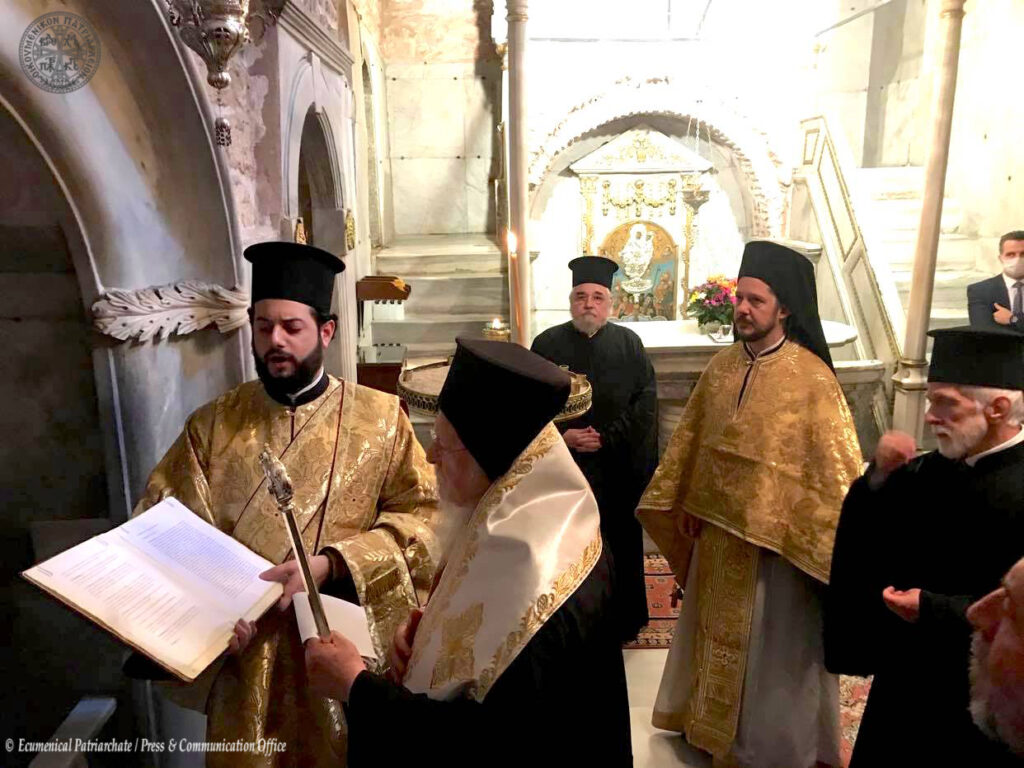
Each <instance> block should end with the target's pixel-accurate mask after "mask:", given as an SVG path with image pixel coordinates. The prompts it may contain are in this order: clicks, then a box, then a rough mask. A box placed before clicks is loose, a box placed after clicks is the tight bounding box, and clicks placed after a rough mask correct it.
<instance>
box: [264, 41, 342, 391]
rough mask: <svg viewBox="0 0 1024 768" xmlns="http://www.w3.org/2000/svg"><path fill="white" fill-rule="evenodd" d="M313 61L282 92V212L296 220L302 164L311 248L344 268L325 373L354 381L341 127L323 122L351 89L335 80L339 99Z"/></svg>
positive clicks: (301, 67)
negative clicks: (284, 97) (325, 252)
mask: <svg viewBox="0 0 1024 768" xmlns="http://www.w3.org/2000/svg"><path fill="white" fill-rule="evenodd" d="M313 61H314V59H313V55H312V54H307V56H306V57H305V58H303V59H302V61H301V62H299V63H298V65H297V66H296V68H295V70H294V72H293V74H292V80H291V87H290V88H289V90H288V94H289V96H288V108H287V110H286V111H285V120H286V122H285V133H284V135H283V137H282V147H283V152H282V162H283V163H284V167H283V169H282V171H283V173H282V176H283V178H284V179H285V188H284V190H283V200H282V203H283V205H282V208H283V215H284V217H285V219H286V221H288V222H294V221H295V219H296V218H297V217H299V216H300V215H301V209H300V205H299V180H300V162H304V163H305V166H306V170H307V177H308V178H309V181H310V195H311V202H312V205H313V207H314V211H313V231H312V235H313V242H314V244H316V245H318V246H319V247H322V248H324V249H325V250H328V251H330V252H331V253H334V254H335V255H337V256H338V257H339V258H341V259H343V260H345V262H346V269H345V271H344V272H342V273H341V275H340V276H339V278H338V282H337V284H336V286H335V306H334V311H335V312H336V313H337V314H338V331H337V334H336V336H335V342H334V344H333V345H332V346H331V347H330V348H329V349H328V351H327V355H326V359H325V362H326V365H327V368H328V370H329V371H330V372H331V373H334V374H336V375H339V376H341V377H342V378H345V379H348V380H349V381H355V380H356V344H357V332H356V327H357V321H356V309H355V281H356V279H357V275H356V274H355V273H356V267H357V265H356V264H355V263H354V262H352V261H349V260H348V259H347V256H348V247H347V244H346V238H345V207H346V205H349V204H350V203H349V199H350V195H349V194H347V191H348V190H347V187H346V186H345V185H346V181H347V180H346V178H345V172H344V169H343V168H342V164H341V160H340V158H341V153H340V152H339V147H340V146H342V143H343V141H344V140H345V136H344V134H343V132H342V130H343V128H347V126H337V125H334V124H333V123H332V121H331V119H330V117H329V114H347V113H348V110H346V109H345V108H344V106H343V103H344V100H345V98H351V89H350V88H349V86H348V82H347V81H345V80H344V77H343V76H341V77H340V79H341V80H342V81H343V82H344V91H345V94H344V95H342V94H341V93H339V91H341V90H342V89H341V88H337V87H336V86H335V84H332V82H331V81H330V80H328V78H327V77H326V76H325V71H324V70H325V68H324V66H323V65H319V66H314V64H313ZM309 171H312V172H311V173H309ZM351 197H354V196H351Z"/></svg>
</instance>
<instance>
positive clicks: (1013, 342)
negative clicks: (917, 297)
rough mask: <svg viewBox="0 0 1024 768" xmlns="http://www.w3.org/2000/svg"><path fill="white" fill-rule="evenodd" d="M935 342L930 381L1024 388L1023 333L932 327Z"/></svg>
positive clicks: (994, 329)
mask: <svg viewBox="0 0 1024 768" xmlns="http://www.w3.org/2000/svg"><path fill="white" fill-rule="evenodd" d="M928 335H929V336H931V337H932V338H933V339H934V340H935V343H934V344H933V346H932V361H931V365H930V366H929V367H928V381H929V382H935V383H943V384H963V385H965V386H971V387H991V388H993V389H1024V337H1022V336H1021V335H1020V334H1018V333H1015V332H1014V331H1011V330H1005V331H1004V330H1001V329H999V328H991V329H989V328H975V327H972V326H969V325H963V326H959V327H957V328H942V329H937V330H934V331H929V332H928Z"/></svg>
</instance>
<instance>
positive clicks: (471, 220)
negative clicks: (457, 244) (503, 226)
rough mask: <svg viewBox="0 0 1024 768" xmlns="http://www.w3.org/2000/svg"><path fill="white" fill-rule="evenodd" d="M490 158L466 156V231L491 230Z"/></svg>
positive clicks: (492, 195)
mask: <svg viewBox="0 0 1024 768" xmlns="http://www.w3.org/2000/svg"><path fill="white" fill-rule="evenodd" d="M492 165H493V162H492V161H491V159H490V158H476V157H469V158H466V232H493V231H494V229H495V219H494V190H493V185H492V183H491V172H492Z"/></svg>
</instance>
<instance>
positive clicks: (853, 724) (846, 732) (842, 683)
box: [839, 675, 871, 765]
mask: <svg viewBox="0 0 1024 768" xmlns="http://www.w3.org/2000/svg"><path fill="white" fill-rule="evenodd" d="M870 690H871V678H870V677H869V678H863V677H847V676H846V675H840V676H839V727H840V729H841V731H842V738H843V741H842V754H843V765H849V763H850V754H851V753H852V752H853V742H855V741H856V740H857V731H858V730H859V729H860V719H861V718H862V717H863V716H864V705H865V704H866V703H867V701H868V691H870Z"/></svg>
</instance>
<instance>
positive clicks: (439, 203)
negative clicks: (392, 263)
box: [391, 157, 468, 235]
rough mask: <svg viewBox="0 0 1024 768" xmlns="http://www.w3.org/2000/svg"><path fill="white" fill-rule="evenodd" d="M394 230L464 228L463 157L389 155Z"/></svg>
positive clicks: (425, 231) (430, 231)
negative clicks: (393, 206) (391, 175)
mask: <svg viewBox="0 0 1024 768" xmlns="http://www.w3.org/2000/svg"><path fill="white" fill-rule="evenodd" d="M391 169H392V174H393V188H394V200H395V234H397V235H433V234H453V233H461V232H466V231H468V230H467V217H466V161H465V160H463V159H454V158H427V157H418V158H406V159H404V160H402V159H398V158H392V160H391Z"/></svg>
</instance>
